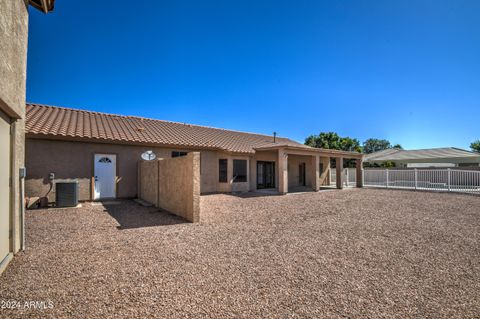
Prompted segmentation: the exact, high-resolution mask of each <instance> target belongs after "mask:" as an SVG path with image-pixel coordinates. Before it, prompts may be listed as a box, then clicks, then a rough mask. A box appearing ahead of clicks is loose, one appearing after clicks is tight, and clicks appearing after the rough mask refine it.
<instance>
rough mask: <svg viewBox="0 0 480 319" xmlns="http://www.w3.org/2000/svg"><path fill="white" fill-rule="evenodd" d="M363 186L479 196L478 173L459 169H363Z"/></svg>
mask: <svg viewBox="0 0 480 319" xmlns="http://www.w3.org/2000/svg"><path fill="white" fill-rule="evenodd" d="M363 185H364V186H366V187H383V188H398V189H418V190H432V191H444V192H462V193H473V194H480V171H471V170H461V169H450V168H448V169H365V170H364V172H363Z"/></svg>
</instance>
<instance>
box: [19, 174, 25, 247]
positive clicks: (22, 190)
mask: <svg viewBox="0 0 480 319" xmlns="http://www.w3.org/2000/svg"><path fill="white" fill-rule="evenodd" d="M19 175H20V223H21V224H20V225H21V234H22V238H21V242H20V250H21V251H24V250H25V176H26V169H25V167H22V168H20V174H19Z"/></svg>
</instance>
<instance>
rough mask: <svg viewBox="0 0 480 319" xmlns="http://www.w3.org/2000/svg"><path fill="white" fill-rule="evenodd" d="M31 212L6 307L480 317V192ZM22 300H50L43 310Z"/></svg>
mask: <svg viewBox="0 0 480 319" xmlns="http://www.w3.org/2000/svg"><path fill="white" fill-rule="evenodd" d="M201 205H202V206H201V207H202V215H201V222H200V223H198V224H191V223H186V222H184V221H183V220H182V219H181V218H179V217H176V216H173V215H170V214H168V213H166V212H161V211H158V209H155V208H153V207H144V206H141V205H139V204H137V203H135V202H133V201H122V202H121V204H120V205H105V206H102V205H100V206H93V205H91V204H88V203H86V204H84V205H83V207H81V208H73V209H47V210H34V211H28V212H27V217H26V226H27V229H26V232H27V249H26V251H25V252H23V253H19V254H18V255H17V256H16V257H15V258H14V260H13V261H12V262H11V263H10V265H9V267H8V268H7V270H6V271H5V272H4V273H3V274H2V275H1V277H0V301H3V302H6V301H18V302H20V303H21V307H19V308H17V309H10V310H8V309H0V317H3V318H21V317H29V318H59V317H74V318H150V317H151V318H153V317H165V318H172V317H173V318H198V317H205V318H207V317H216V318H233V317H248V318H258V317H263V318H267V317H268V318H285V317H293V318H305V317H307V318H308V317H309V318H322V317H323V318H336V317H339V318H346V317H350V318H367V317H368V318H478V317H480V197H475V196H466V195H458V194H440V193H422V192H411V191H393V190H375V189H349V190H344V191H336V190H333V191H321V192H319V193H305V194H293V195H287V196H256V195H254V194H246V195H241V196H234V195H208V196H202V198H201ZM25 301H38V302H42V301H43V302H46V303H48V302H51V305H52V308H51V309H50V308H48V307H46V308H47V309H43V310H40V309H33V308H30V309H29V308H28V307H26V306H25V304H24V302H25Z"/></svg>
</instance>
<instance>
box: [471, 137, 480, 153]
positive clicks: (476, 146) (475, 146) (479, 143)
mask: <svg viewBox="0 0 480 319" xmlns="http://www.w3.org/2000/svg"><path fill="white" fill-rule="evenodd" d="M470 148H471V149H472V151H474V152H478V153H480V140H476V141H475V142H472V144H470Z"/></svg>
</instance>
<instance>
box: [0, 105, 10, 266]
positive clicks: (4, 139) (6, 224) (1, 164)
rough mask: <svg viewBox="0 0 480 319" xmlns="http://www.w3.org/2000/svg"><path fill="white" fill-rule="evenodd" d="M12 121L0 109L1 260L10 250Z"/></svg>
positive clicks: (0, 260)
mask: <svg viewBox="0 0 480 319" xmlns="http://www.w3.org/2000/svg"><path fill="white" fill-rule="evenodd" d="M11 154H12V153H11V151H10V121H9V119H8V118H7V116H6V115H4V114H3V113H2V112H1V111H0V262H2V260H3V259H4V258H5V257H6V256H7V255H8V253H9V252H10V156H11Z"/></svg>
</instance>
